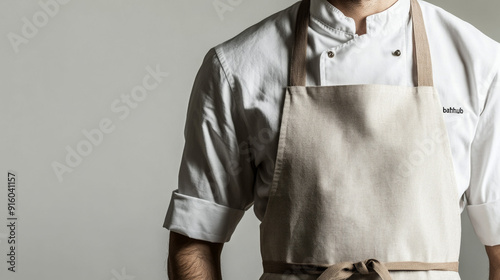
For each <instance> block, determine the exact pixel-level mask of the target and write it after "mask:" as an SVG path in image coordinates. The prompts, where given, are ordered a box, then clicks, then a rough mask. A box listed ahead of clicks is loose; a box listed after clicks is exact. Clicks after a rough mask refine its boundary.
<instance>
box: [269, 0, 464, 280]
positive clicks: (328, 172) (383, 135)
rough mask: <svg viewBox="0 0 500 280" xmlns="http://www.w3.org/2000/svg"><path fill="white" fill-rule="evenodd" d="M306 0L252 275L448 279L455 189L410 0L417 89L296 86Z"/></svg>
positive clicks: (302, 79) (300, 79)
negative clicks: (258, 268)
mask: <svg viewBox="0 0 500 280" xmlns="http://www.w3.org/2000/svg"><path fill="white" fill-rule="evenodd" d="M309 4H310V0H303V1H302V3H301V5H300V8H299V11H298V14H297V24H296V31H295V32H296V33H295V38H296V39H295V45H294V48H293V51H292V60H291V68H290V86H289V87H287V89H286V96H285V101H284V105H283V113H282V117H281V126H280V133H279V140H278V150H277V156H276V161H275V169H274V175H273V181H272V186H271V189H270V193H269V200H268V205H267V209H266V213H265V216H264V218H263V220H262V223H261V224H260V239H261V243H260V244H261V245H260V246H261V248H260V249H261V256H262V260H263V266H264V273H263V274H262V276H261V277H260V280H275V279H320V280H343V279H349V280H351V279H353V280H354V279H356V280H361V279H363V280H368V279H369V280H376V279H382V280H390V279H394V280H403V279H404V280H413V279H414V280H417V279H418V280H422V279H429V280H431V279H432V280H459V279H460V276H459V274H458V258H459V252H460V238H461V220H460V205H459V195H458V190H457V186H456V182H455V174H454V169H453V163H452V156H451V149H450V144H449V139H448V134H447V131H446V128H445V124H444V120H443V116H442V112H441V111H442V106H441V103H440V101H439V96H438V93H437V92H436V89H435V88H434V86H433V79H432V77H433V76H432V66H431V57H430V51H429V45H428V41H427V35H426V31H425V26H424V22H423V16H422V12H421V9H420V6H419V4H418V2H417V0H411V17H412V24H413V50H414V58H415V64H416V73H417V86H416V87H406V86H392V85H340V86H316V87H306V86H305V84H306V70H305V69H306V67H305V64H306V49H307V29H308V24H309ZM339 71H341V70H340V69H339Z"/></svg>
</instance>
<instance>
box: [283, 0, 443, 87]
mask: <svg viewBox="0 0 500 280" xmlns="http://www.w3.org/2000/svg"><path fill="white" fill-rule="evenodd" d="M313 1H326V0H313ZM399 1H402V0H399ZM399 1H398V2H399ZM409 1H410V16H411V21H412V31H413V37H412V38H413V55H414V62H415V64H416V72H417V83H416V84H417V86H431V87H432V86H433V84H434V82H433V75H432V62H431V56H430V49H429V42H428V38H427V33H426V30H425V24H424V19H423V15H422V10H421V7H420V4H419V3H418V0H409ZM399 3H400V4H402V3H403V2H399ZM330 5H331V4H330ZM332 6H333V5H332ZM399 7H400V6H394V5H393V6H391V7H390V8H394V9H398V8H399ZM390 8H389V9H390ZM310 10H311V0H302V2H301V3H300V6H299V9H298V12H297V19H296V24H295V39H294V45H293V48H292V56H291V61H290V71H289V85H290V86H305V85H306V52H307V37H308V29H309V21H310V16H311V14H310ZM391 11H392V10H391ZM339 12H340V10H339ZM384 12H386V13H385V14H388V13H390V11H388V9H386V10H385V11H383V12H381V13H383V14H384ZM381 13H378V14H374V15H372V18H374V17H373V16H377V15H378V16H380V14H381Z"/></svg>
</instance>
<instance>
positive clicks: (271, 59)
mask: <svg viewBox="0 0 500 280" xmlns="http://www.w3.org/2000/svg"><path fill="white" fill-rule="evenodd" d="M299 3H300V2H297V3H295V4H294V5H292V6H290V7H289V8H287V9H285V10H282V11H280V12H278V13H276V14H274V15H272V16H270V17H268V18H266V19H264V20H263V21H261V22H259V23H257V24H255V25H253V26H251V27H250V28H248V29H246V30H244V31H243V32H242V33H240V34H239V35H237V36H236V37H234V38H232V39H230V40H228V41H226V42H224V43H222V44H219V45H217V46H215V47H214V48H212V49H210V50H209V51H208V53H207V55H206V57H205V59H204V61H203V63H202V65H201V68H200V70H199V72H198V74H197V76H196V79H195V82H194V86H193V89H192V92H191V96H190V99H189V105H188V110H187V119H186V123H185V129H184V137H185V146H184V150H183V154H182V160H181V164H180V170H179V177H178V189H176V190H174V191H173V192H172V195H171V201H170V205H169V208H168V211H167V215H166V217H165V222H164V225H163V226H164V227H165V228H167V229H170V230H171V231H175V232H178V233H181V234H184V235H187V236H189V237H191V238H195V239H201V240H207V241H211V242H227V241H229V240H230V238H231V235H232V234H233V232H234V230H235V228H236V226H237V224H238V223H239V221H240V220H241V218H242V216H243V214H244V213H245V211H246V210H248V209H249V208H250V207H251V206H252V205H253V206H254V212H255V215H256V216H257V218H258V219H259V220H262V218H263V216H264V213H265V211H266V204H267V199H268V192H269V188H270V186H271V181H272V177H273V171H274V161H275V158H276V152H277V145H278V135H279V127H280V120H281V119H280V117H281V113H282V111H281V110H282V106H283V101H284V97H285V87H286V86H287V85H288V69H289V60H290V51H291V46H292V42H293V39H294V38H293V37H294V36H293V28H294V26H295V17H296V13H297V10H298V6H299ZM420 4H421V7H422V12H423V16H424V21H425V24H426V29H427V34H428V38H429V44H430V50H431V56H432V63H433V70H434V83H435V87H436V89H437V91H438V93H439V96H440V100H441V103H442V106H443V117H444V120H445V123H446V127H447V132H448V136H449V139H450V142H451V149H452V156H453V164H454V168H455V175H456V179H457V180H456V181H457V183H458V185H457V187H458V192H459V196H460V197H459V198H457V203H460V207H461V210H462V211H463V209H464V208H465V207H467V209H468V213H469V217H470V219H471V222H472V225H473V227H474V230H475V232H476V234H477V236H478V237H479V239H480V241H481V242H482V243H483V244H484V245H490V246H491V245H498V244H500V76H499V71H500V44H499V43H497V42H495V41H494V40H492V39H490V38H489V37H487V36H486V35H484V34H483V33H481V32H480V31H479V30H477V29H476V28H475V27H473V26H472V25H470V24H468V23H467V22H464V21H462V20H461V19H459V18H457V17H455V16H453V15H452V14H450V13H448V12H446V11H445V10H443V9H441V8H439V7H436V6H434V5H432V4H430V3H427V2H425V1H420ZM409 9H410V0H398V1H397V2H396V3H395V4H394V5H392V6H391V7H389V8H388V9H386V10H384V11H382V12H380V13H377V14H374V15H370V16H368V17H367V19H366V24H367V34H364V35H361V36H359V35H357V34H355V31H356V29H355V23H354V20H353V19H352V18H349V17H346V16H345V15H344V14H343V13H342V12H341V11H340V10H338V9H337V8H336V7H334V6H333V5H332V4H330V3H329V2H328V1H327V0H312V2H311V8H310V13H311V21H310V26H309V30H308V34H309V43H308V49H307V85H308V86H329V85H347V84H348V85H354V84H387V85H403V86H415V83H416V81H415V78H416V76H415V70H414V65H413V50H412V29H411V28H412V25H411V18H410V14H409ZM396 50H399V51H400V55H399V56H398V55H396V52H395V51H396ZM408 109H409V110H411V108H408ZM423 149H424V150H425V148H423ZM424 150H423V151H422V152H424ZM451 183H452V182H450V184H451ZM436 187H439V186H436Z"/></svg>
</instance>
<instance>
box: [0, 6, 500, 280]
mask: <svg viewBox="0 0 500 280" xmlns="http://www.w3.org/2000/svg"><path fill="white" fill-rule="evenodd" d="M216 1H220V2H222V3H225V4H228V5H231V4H230V3H232V5H233V6H232V8H233V9H232V10H231V11H228V12H226V13H224V14H217V12H216V10H215V9H214V5H213V4H214V2H213V0H207V1H171V0H166V1H160V0H142V1H130V0H128V1H125V0H121V1H119V0H112V1H102V0H101V1H97V0H86V1H82V0H70V1H68V0H65V1H64V2H67V3H66V4H60V5H59V8H58V9H55V8H54V7H55V6H52V7H51V8H52V9H51V12H50V13H51V15H49V16H47V17H46V18H44V16H43V14H44V13H45V14H47V12H43V11H44V9H43V8H42V6H43V5H41V4H40V3H48V2H50V1H49V0H41V1H40V2H38V1H1V2H0V35H2V37H1V38H2V39H1V40H0V96H1V99H0V131H1V133H2V134H1V140H0V141H1V145H0V172H2V175H1V178H2V180H1V182H2V183H1V184H2V187H1V188H0V217H1V223H0V225H2V226H0V254H1V257H0V260H2V261H1V265H0V278H1V279H9V280H10V279H12V280H14V279H16V280H18V279H23V280H28V279H29V280H31V279H39V280H49V279H50V280H53V279H56V280H59V279H61V280H62V279H72V280H88V279H103V280H109V279H111V280H124V279H132V277H135V278H133V279H136V280H146V279H147V280H151V279H166V278H167V277H166V267H165V260H166V256H167V243H168V233H169V232H168V231H167V230H166V229H164V228H162V223H163V218H164V217H165V213H166V210H167V207H168V203H169V200H170V195H171V192H172V191H173V190H174V189H176V188H177V174H178V170H179V163H180V158H181V153H182V148H183V144H184V139H183V129H184V121H185V117H186V110H187V102H188V99H189V95H190V91H191V87H192V83H193V80H194V77H195V74H196V72H197V70H198V68H199V66H200V65H201V61H202V59H203V57H204V55H205V54H206V52H207V51H208V49H209V48H210V47H212V46H215V45H216V44H218V43H220V42H223V41H225V40H227V39H229V38H231V37H233V36H234V35H236V34H238V33H239V32H240V31H242V30H244V29H245V28H247V27H248V26H250V25H252V24H254V23H256V22H258V21H259V20H261V19H263V18H265V17H267V16H268V15H271V14H273V13H275V12H277V11H279V10H281V9H283V8H286V7H288V6H290V5H292V4H293V3H294V2H295V1H290V0H274V1H265V0H253V1H248V0H241V1H234V0H233V1H227V0H216ZM61 2H63V1H62V0H61ZM431 2H432V3H435V4H437V5H438V6H441V7H443V8H445V9H446V10H448V11H450V12H452V13H454V14H455V15H457V16H459V17H461V18H462V19H464V20H466V21H468V22H470V23H472V24H473V25H475V26H476V27H478V28H479V29H480V30H482V31H483V32H484V33H486V34H488V35H490V36H491V37H493V38H494V39H496V40H500V30H498V20H497V18H496V17H497V13H498V11H499V10H500V2H498V1H485V0H476V1H464V0H440V1H438V0H433V1H431ZM34 16H35V19H33V17H34ZM33 21H37V22H38V25H39V26H40V27H36V26H35V27H36V30H35V29H34V28H27V29H26V27H25V29H26V30H24V31H25V33H26V34H27V36H25V38H24V40H23V41H22V43H20V45H19V46H18V48H17V50H16V48H15V47H13V44H12V43H11V39H9V37H12V36H15V34H17V35H18V36H21V35H22V34H23V26H27V23H26V22H31V23H33ZM13 34H14V35H13ZM16 38H17V39H19V38H18V37H16ZM18 42H20V41H18ZM148 67H149V68H152V69H156V68H157V67H159V69H160V71H163V72H168V77H164V78H162V79H158V83H157V86H156V87H155V88H154V89H151V90H150V91H148V92H146V93H145V94H144V95H143V100H142V101H141V102H137V103H136V104H134V106H135V107H134V108H131V107H130V106H128V105H127V106H128V108H129V109H128V110H129V114H128V115H124V114H125V113H124V111H120V110H118V108H121V110H125V109H124V106H125V103H124V102H123V101H121V98H122V95H123V96H125V98H126V96H129V95H130V94H131V91H132V90H137V89H138V87H137V86H140V85H141V84H142V80H143V78H144V77H145V76H147V75H148V70H147V68H148ZM112 107H114V108H115V109H112ZM100 125H101V126H104V127H105V128H106V127H107V131H108V132H107V133H103V137H102V139H98V138H96V139H97V140H98V141H97V140H96V141H95V144H92V145H91V146H90V147H89V146H88V145H87V146H85V145H86V142H85V141H86V136H85V135H84V133H83V132H82V130H86V131H93V132H95V130H96V129H99V128H100ZM111 130H112V131H111ZM78 148H80V150H81V151H84V153H85V154H86V155H85V156H82V158H81V159H80V160H79V161H78V160H76V159H75V158H74V157H73V158H72V157H70V160H72V162H73V164H72V166H69V164H67V163H66V157H67V155H68V153H70V152H68V149H69V150H75V149H78ZM58 163H59V164H61V165H63V164H64V165H65V166H66V168H67V169H65V171H67V172H66V173H64V174H62V176H60V177H58V176H57V174H56V172H55V171H54V164H55V165H57V164H58ZM61 165H58V166H59V167H61ZM9 170H12V171H14V172H15V173H16V176H17V196H16V198H17V200H16V212H15V213H16V217H17V218H18V220H17V221H16V222H17V224H16V225H17V227H16V242H17V243H16V250H17V251H16V270H17V272H15V273H12V272H9V271H7V267H8V264H7V262H6V260H7V256H6V255H7V254H8V249H9V247H10V244H8V229H7V227H6V225H7V188H6V186H7V183H6V178H7V171H9ZM70 170H71V171H70ZM463 217H464V218H463V244H462V257H461V259H460V261H461V266H460V270H461V275H462V279H466V280H478V279H487V274H488V271H487V270H488V261H487V257H486V254H485V251H484V247H483V246H482V245H481V244H480V243H479V241H478V239H477V237H476V236H475V234H474V232H473V230H472V228H471V225H470V222H469V219H468V217H467V215H466V213H465V212H464V216H463ZM258 224H259V223H258V220H257V219H256V218H255V216H254V214H253V208H251V209H250V210H249V211H248V212H247V213H246V214H245V216H244V218H243V220H242V221H241V223H240V224H239V225H238V227H237V229H236V232H235V233H234V235H233V237H232V239H231V241H230V242H229V243H226V244H225V246H224V250H223V254H222V255H223V262H222V268H223V275H224V279H238V280H252V279H258V277H259V276H260V274H261V272H262V268H261V260H260V252H259V240H258V237H259V234H258Z"/></svg>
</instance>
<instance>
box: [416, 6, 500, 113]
mask: <svg viewBox="0 0 500 280" xmlns="http://www.w3.org/2000/svg"><path fill="white" fill-rule="evenodd" d="M419 3H420V4H421V7H422V13H423V15H424V21H425V25H426V29H427V35H428V37H429V45H430V48H431V56H432V57H433V68H434V70H435V71H434V76H435V77H434V79H435V80H436V82H437V83H441V84H442V85H443V86H445V85H446V84H448V85H449V83H450V82H451V83H452V84H453V83H456V81H454V79H462V80H466V82H467V83H468V84H469V88H470V89H475V90H477V91H476V93H477V96H476V97H478V98H479V100H478V101H479V102H478V103H477V104H476V105H477V106H476V109H478V110H479V109H480V107H482V106H481V104H483V105H484V101H485V93H486V91H487V89H488V87H489V86H490V85H491V82H492V80H493V77H494V75H495V74H496V72H498V70H499V69H498V64H499V60H500V44H499V43H498V42H497V41H495V40H493V39H492V38H490V37H489V36H487V35H485V34H484V33H483V32H481V31H480V30H479V29H477V28H476V27H475V26H473V25H472V24H470V23H468V22H466V21H464V20H462V19H460V18H459V17H457V16H455V15H453V14H451V13H450V12H448V11H446V10H444V9H443V8H441V7H438V6H435V5H433V4H431V3H428V2H426V1H419ZM481 101H482V102H481ZM479 111H480V110H479Z"/></svg>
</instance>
